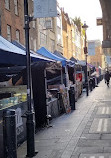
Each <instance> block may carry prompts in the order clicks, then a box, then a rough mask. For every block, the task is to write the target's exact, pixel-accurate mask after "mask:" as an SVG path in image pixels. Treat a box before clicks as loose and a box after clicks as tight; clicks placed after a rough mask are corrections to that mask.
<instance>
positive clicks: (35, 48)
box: [33, 39, 37, 52]
mask: <svg viewBox="0 0 111 158" xmlns="http://www.w3.org/2000/svg"><path fill="white" fill-rule="evenodd" d="M33 44H34V51H35V52H36V51H37V47H36V39H34V41H33Z"/></svg>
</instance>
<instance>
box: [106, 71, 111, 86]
mask: <svg viewBox="0 0 111 158" xmlns="http://www.w3.org/2000/svg"><path fill="white" fill-rule="evenodd" d="M105 81H106V83H107V86H108V87H109V81H110V73H109V71H108V70H107V71H106V73H105Z"/></svg>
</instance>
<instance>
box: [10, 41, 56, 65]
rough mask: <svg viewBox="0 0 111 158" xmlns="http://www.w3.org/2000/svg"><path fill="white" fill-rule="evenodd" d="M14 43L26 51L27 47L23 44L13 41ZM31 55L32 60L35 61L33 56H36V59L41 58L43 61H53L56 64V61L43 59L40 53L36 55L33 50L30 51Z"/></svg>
mask: <svg viewBox="0 0 111 158" xmlns="http://www.w3.org/2000/svg"><path fill="white" fill-rule="evenodd" d="M12 43H13V44H14V45H15V46H17V47H18V48H20V49H22V50H24V51H26V48H25V46H24V45H22V44H21V43H19V42H17V41H12ZM30 53H31V56H32V59H33V56H34V57H35V56H36V58H39V59H41V60H45V61H53V62H54V60H51V59H49V58H46V57H43V56H42V55H40V54H38V53H36V52H34V51H32V50H30ZM33 60H34V59H33Z"/></svg>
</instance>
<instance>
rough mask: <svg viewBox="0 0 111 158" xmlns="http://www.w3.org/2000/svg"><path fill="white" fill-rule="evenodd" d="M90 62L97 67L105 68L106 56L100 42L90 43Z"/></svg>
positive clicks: (93, 41) (92, 41)
mask: <svg viewBox="0 0 111 158" xmlns="http://www.w3.org/2000/svg"><path fill="white" fill-rule="evenodd" d="M88 62H89V63H90V64H92V65H94V66H96V67H99V66H100V67H102V68H104V67H105V56H104V54H103V51H102V45H101V41H100V40H91V41H88Z"/></svg>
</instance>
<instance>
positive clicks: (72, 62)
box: [54, 50, 75, 67]
mask: <svg viewBox="0 0 111 158" xmlns="http://www.w3.org/2000/svg"><path fill="white" fill-rule="evenodd" d="M54 54H55V55H57V56H58V57H60V58H62V59H64V60H66V64H67V65H68V66H70V67H74V65H75V62H74V61H71V60H68V59H66V58H65V57H64V56H63V55H62V54H61V53H60V52H59V51H57V50H55V51H54Z"/></svg>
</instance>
